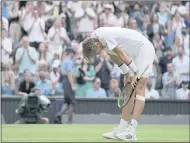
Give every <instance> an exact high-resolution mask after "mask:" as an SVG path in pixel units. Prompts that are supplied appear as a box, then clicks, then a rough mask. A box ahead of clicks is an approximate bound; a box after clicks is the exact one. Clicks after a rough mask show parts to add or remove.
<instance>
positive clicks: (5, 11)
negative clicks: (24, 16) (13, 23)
mask: <svg viewBox="0 0 190 143" xmlns="http://www.w3.org/2000/svg"><path fill="white" fill-rule="evenodd" d="M8 3H9V2H8V1H7V0H5V1H2V14H3V17H5V18H6V19H8V18H9V11H8V10H9V9H8Z"/></svg>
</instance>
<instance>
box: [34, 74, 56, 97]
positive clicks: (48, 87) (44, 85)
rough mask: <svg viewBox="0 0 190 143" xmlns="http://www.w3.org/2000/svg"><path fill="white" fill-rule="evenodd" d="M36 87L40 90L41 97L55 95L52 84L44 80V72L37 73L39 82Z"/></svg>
mask: <svg viewBox="0 0 190 143" xmlns="http://www.w3.org/2000/svg"><path fill="white" fill-rule="evenodd" d="M36 86H37V87H38V88H39V89H40V94H42V95H45V96H49V95H54V94H55V91H54V89H53V86H52V83H51V81H50V80H48V79H47V78H46V75H45V72H44V71H40V72H39V81H38V82H37V84H36Z"/></svg>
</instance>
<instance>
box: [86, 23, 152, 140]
mask: <svg viewBox="0 0 190 143" xmlns="http://www.w3.org/2000/svg"><path fill="white" fill-rule="evenodd" d="M82 46H83V56H84V58H85V59H86V60H88V61H91V60H92V58H93V57H94V56H96V55H98V54H100V53H101V51H102V50H105V51H106V52H107V53H108V55H109V56H110V58H111V59H112V60H113V61H114V62H115V63H116V64H117V65H118V67H119V68H120V69H121V71H122V72H123V74H125V84H126V83H127V82H131V88H136V98H134V96H133V97H132V98H131V99H130V101H129V103H128V104H127V105H126V106H125V107H124V108H123V109H122V116H121V120H120V123H119V125H118V126H117V127H115V128H114V129H113V130H112V131H111V132H109V133H105V134H103V136H104V137H105V138H108V139H115V138H118V139H121V140H137V138H136V128H137V125H138V121H139V118H140V115H141V113H142V111H143V109H144V105H145V96H144V93H145V88H146V84H147V81H148V78H149V73H150V72H151V68H149V69H148V70H146V72H145V73H144V74H143V77H142V78H141V79H140V80H139V82H138V84H137V76H138V75H139V74H140V73H143V72H144V70H145V69H146V67H147V66H149V65H152V63H153V61H154V57H155V50H154V47H153V45H152V44H151V42H150V41H149V40H148V39H147V38H146V37H144V36H143V35H142V34H141V33H139V32H137V31H135V30H131V29H127V28H119V27H100V28H98V29H96V30H94V32H93V33H92V34H91V36H90V37H88V38H87V39H85V40H84V42H83V44H82ZM134 100H136V101H135V105H134ZM133 107H134V111H133V115H132V119H131V117H130V116H131V112H132V109H133ZM130 119H131V121H130ZM129 121H130V124H129Z"/></svg>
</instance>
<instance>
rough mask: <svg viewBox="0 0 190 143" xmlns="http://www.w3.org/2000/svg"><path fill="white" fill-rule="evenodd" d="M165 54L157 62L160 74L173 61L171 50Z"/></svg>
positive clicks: (167, 50)
mask: <svg viewBox="0 0 190 143" xmlns="http://www.w3.org/2000/svg"><path fill="white" fill-rule="evenodd" d="M165 53H166V55H165V56H163V57H162V58H161V59H160V62H159V65H160V68H161V72H162V74H163V73H165V72H166V71H167V64H168V63H172V60H173V53H172V49H171V48H168V49H166V50H165Z"/></svg>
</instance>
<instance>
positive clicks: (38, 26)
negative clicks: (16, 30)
mask: <svg viewBox="0 0 190 143" xmlns="http://www.w3.org/2000/svg"><path fill="white" fill-rule="evenodd" d="M26 30H27V32H28V34H29V41H30V46H32V47H34V48H36V50H38V48H39V44H40V43H41V42H44V41H45V38H46V36H45V35H46V34H45V32H44V30H45V21H44V20H43V19H42V18H40V17H39V12H38V10H35V11H34V12H33V17H32V18H31V19H30V22H29V23H28V26H27V28H26Z"/></svg>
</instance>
